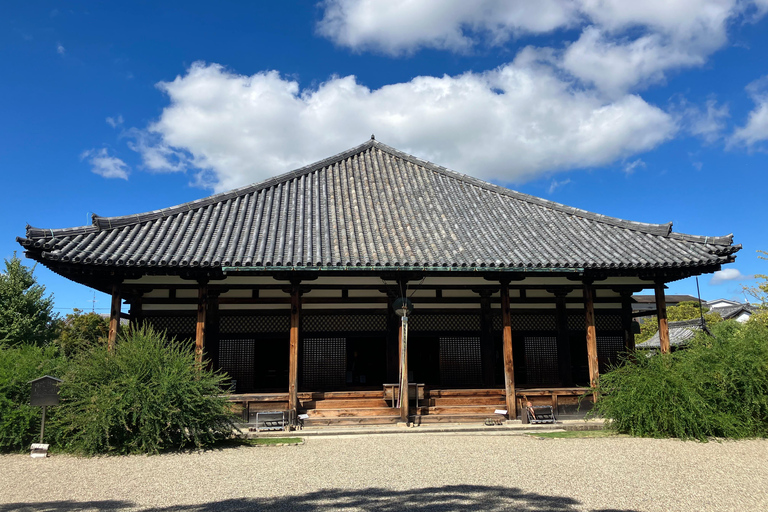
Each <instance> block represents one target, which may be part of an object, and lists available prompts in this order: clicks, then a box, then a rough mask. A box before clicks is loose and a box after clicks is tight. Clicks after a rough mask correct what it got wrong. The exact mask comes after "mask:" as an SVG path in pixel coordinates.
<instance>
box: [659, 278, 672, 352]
mask: <svg viewBox="0 0 768 512" xmlns="http://www.w3.org/2000/svg"><path fill="white" fill-rule="evenodd" d="M655 292H656V318H658V319H659V344H660V345H661V353H662V354H669V353H670V351H671V350H670V346H669V324H668V323H667V299H666V297H665V296H664V283H663V282H662V281H657V282H656V289H655Z"/></svg>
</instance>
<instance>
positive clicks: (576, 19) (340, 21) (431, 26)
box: [317, 0, 768, 97]
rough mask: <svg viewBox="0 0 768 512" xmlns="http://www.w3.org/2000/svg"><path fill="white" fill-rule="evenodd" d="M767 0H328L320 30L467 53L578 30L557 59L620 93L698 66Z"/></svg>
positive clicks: (365, 41)
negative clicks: (482, 46) (480, 47)
mask: <svg viewBox="0 0 768 512" xmlns="http://www.w3.org/2000/svg"><path fill="white" fill-rule="evenodd" d="M766 4H768V2H766V0H676V1H669V0H644V1H642V2H627V1H626V0H546V1H538V2H530V1H526V0H519V1H511V0H477V1H475V2H466V1H465V0H421V1H419V2H413V1H409V0H389V1H387V2H379V1H376V0H326V1H325V2H324V3H323V4H322V5H323V17H322V19H321V20H320V21H319V23H318V27H317V30H318V33H319V34H321V35H323V36H325V37H327V38H329V39H330V40H332V41H334V42H335V43H336V44H337V45H340V46H345V47H348V48H351V49H353V50H355V51H365V50H369V51H377V52H381V53H385V54H389V55H403V54H409V53H413V52H415V51H417V50H419V49H421V48H435V49H441V50H449V51H457V52H466V51H470V50H471V49H472V48H474V47H476V46H478V45H480V44H488V45H498V44H502V43H504V42H506V41H507V40H509V39H510V38H514V37H518V36H521V35H526V34H542V33H548V32H552V31H556V30H560V31H565V30H566V29H577V30H578V31H579V32H580V36H579V37H578V39H577V40H576V41H574V42H572V43H566V44H565V46H564V47H562V48H554V49H551V51H550V52H549V56H550V57H551V58H552V62H553V64H555V65H557V66H559V67H560V68H561V70H562V71H563V72H567V73H570V74H571V75H572V76H573V77H576V78H578V79H579V80H581V81H583V82H584V83H585V84H588V85H591V86H596V87H598V88H600V89H601V90H602V91H603V92H604V93H606V94H610V95H613V96H615V97H618V96H621V95H622V94H624V93H625V92H627V91H630V90H638V89H642V88H645V87H647V86H649V85H651V84H654V83H657V82H661V81H663V80H664V79H665V78H666V74H667V73H668V72H669V71H671V70H676V69H680V68H685V67H691V66H700V65H702V64H703V63H704V62H706V59H707V58H708V56H709V55H711V54H712V53H713V52H714V51H716V50H717V49H719V48H721V47H722V46H723V45H724V44H725V43H726V42H727V29H728V26H729V24H731V23H732V22H733V21H734V20H736V19H744V20H749V21H751V20H755V19H757V18H759V17H761V16H763V15H764V14H765V12H766V10H768V8H766Z"/></svg>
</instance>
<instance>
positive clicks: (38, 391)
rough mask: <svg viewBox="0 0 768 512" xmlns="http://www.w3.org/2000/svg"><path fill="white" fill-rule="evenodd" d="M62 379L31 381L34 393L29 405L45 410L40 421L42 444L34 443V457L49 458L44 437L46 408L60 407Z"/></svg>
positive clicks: (32, 449)
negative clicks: (51, 406) (50, 406)
mask: <svg viewBox="0 0 768 512" xmlns="http://www.w3.org/2000/svg"><path fill="white" fill-rule="evenodd" d="M61 382H62V381H61V379H57V378H56V377H51V376H50V375H44V376H42V377H40V378H38V379H35V380H31V381H29V384H31V385H32V392H31V394H30V397H29V404H30V405H33V406H39V407H42V408H43V419H42V420H41V421H40V442H39V443H33V444H32V446H31V454H30V455H31V456H32V457H47V456H48V445H47V444H43V435H44V434H45V408H46V407H48V406H49V405H59V384H60V383H61Z"/></svg>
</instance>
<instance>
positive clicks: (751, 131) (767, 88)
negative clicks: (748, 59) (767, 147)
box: [728, 75, 768, 149]
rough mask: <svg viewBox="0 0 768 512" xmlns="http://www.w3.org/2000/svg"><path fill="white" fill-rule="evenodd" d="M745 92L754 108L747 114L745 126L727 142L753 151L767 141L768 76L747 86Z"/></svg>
mask: <svg viewBox="0 0 768 512" xmlns="http://www.w3.org/2000/svg"><path fill="white" fill-rule="evenodd" d="M747 92H748V93H749V95H750V96H751V97H752V101H754V102H755V108H754V109H753V110H752V112H750V113H749V118H748V119H747V124H746V125H744V126H742V127H741V128H737V129H736V130H735V131H734V132H733V135H732V136H731V138H730V140H729V141H728V142H729V146H746V147H748V148H750V149H754V148H759V145H760V144H761V143H763V142H765V141H768V75H767V76H764V77H763V78H761V79H759V80H755V81H754V82H752V83H751V84H749V85H748V86H747Z"/></svg>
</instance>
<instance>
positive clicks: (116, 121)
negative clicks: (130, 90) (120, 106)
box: [107, 115, 123, 128]
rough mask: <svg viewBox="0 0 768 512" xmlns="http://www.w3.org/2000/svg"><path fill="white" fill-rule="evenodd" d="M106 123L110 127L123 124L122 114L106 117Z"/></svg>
mask: <svg viewBox="0 0 768 512" xmlns="http://www.w3.org/2000/svg"><path fill="white" fill-rule="evenodd" d="M107 124H108V125H109V126H111V127H112V128H117V127H118V126H120V125H121V124H123V116H122V115H118V116H117V117H108V118H107Z"/></svg>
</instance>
